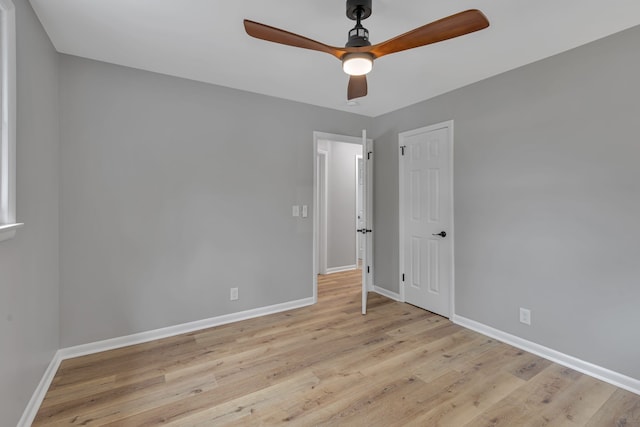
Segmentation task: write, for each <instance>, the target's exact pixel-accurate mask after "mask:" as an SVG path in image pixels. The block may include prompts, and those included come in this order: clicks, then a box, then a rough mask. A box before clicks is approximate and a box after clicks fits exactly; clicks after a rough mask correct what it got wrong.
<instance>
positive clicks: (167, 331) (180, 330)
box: [60, 298, 314, 360]
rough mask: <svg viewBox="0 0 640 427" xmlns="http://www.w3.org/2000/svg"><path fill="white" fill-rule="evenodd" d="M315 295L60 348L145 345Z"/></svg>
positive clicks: (74, 353)
mask: <svg viewBox="0 0 640 427" xmlns="http://www.w3.org/2000/svg"><path fill="white" fill-rule="evenodd" d="M313 304H314V302H313V298H304V299H301V300H297V301H289V302H285V303H281V304H275V305H270V306H267V307H260V308H254V309H252V310H246V311H240V312H238V313H231V314H225V315H223V316H216V317H211V318H209V319H203V320H196V321H194V322H189V323H183V324H180V325H175V326H168V327H166V328H160V329H155V330H152V331H146V332H140V333H137V334H132V335H126V336H124V337H118V338H111V339H108V340H103V341H97V342H93V343H89V344H81V345H77V346H74V347H67V348H64V349H61V350H60V354H61V356H62V359H63V360H64V359H70V358H72V357H79V356H85V355H87V354H93V353H98V352H101V351H107V350H113V349H116V348H121V347H126V346H129V345H135V344H142V343H145V342H149V341H154V340H159V339H162V338H168V337H173V336H176V335H180V334H186V333H189V332H194V331H199V330H201V329H207V328H213V327H215V326H220V325H226V324H228V323H233V322H240V321H242V320H247V319H253V318H255V317H260V316H266V315H268V314H274V313H280V312H282V311H287V310H293V309H296V308H301V307H306V306H308V305H313Z"/></svg>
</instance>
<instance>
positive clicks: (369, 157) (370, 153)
mask: <svg viewBox="0 0 640 427" xmlns="http://www.w3.org/2000/svg"><path fill="white" fill-rule="evenodd" d="M372 154H373V151H367V160H371V155H372Z"/></svg>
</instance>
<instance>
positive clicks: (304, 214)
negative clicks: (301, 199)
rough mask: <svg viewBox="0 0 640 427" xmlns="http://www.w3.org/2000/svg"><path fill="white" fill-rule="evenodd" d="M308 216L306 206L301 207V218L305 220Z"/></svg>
mask: <svg viewBox="0 0 640 427" xmlns="http://www.w3.org/2000/svg"><path fill="white" fill-rule="evenodd" d="M308 216H309V207H308V206H307V205H302V218H306V217H308Z"/></svg>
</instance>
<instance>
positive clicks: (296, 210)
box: [291, 205, 300, 216]
mask: <svg viewBox="0 0 640 427" xmlns="http://www.w3.org/2000/svg"><path fill="white" fill-rule="evenodd" d="M291 213H292V215H293V216H300V206H298V205H293V207H292V208H291Z"/></svg>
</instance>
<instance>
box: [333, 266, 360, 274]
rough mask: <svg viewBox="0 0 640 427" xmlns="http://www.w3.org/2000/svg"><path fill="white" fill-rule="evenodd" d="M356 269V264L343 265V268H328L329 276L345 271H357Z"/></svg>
mask: <svg viewBox="0 0 640 427" xmlns="http://www.w3.org/2000/svg"><path fill="white" fill-rule="evenodd" d="M356 268H358V266H357V265H355V264H353V265H343V266H342V267H331V268H327V274H333V273H341V272H343V271H350V270H355V269H356Z"/></svg>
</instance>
